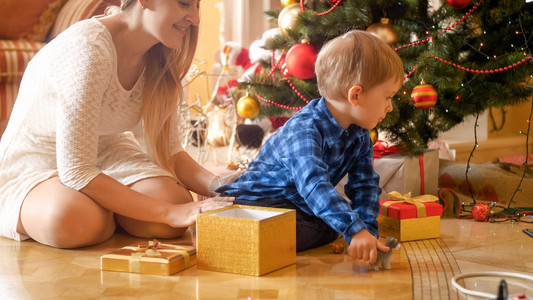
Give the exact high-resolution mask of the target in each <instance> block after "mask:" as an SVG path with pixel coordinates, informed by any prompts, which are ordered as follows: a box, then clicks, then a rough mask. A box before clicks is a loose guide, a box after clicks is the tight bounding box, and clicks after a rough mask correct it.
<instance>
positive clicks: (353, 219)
mask: <svg viewBox="0 0 533 300" xmlns="http://www.w3.org/2000/svg"><path fill="white" fill-rule="evenodd" d="M315 72H316V76H317V81H318V88H319V91H320V94H321V95H322V98H320V99H315V100H313V101H311V102H310V103H309V104H308V105H307V106H306V107H305V108H303V109H302V110H300V111H299V112H298V113H296V114H295V115H294V116H293V117H291V118H290V119H289V121H287V123H285V125H284V126H282V127H281V128H279V129H278V130H277V132H276V133H274V134H273V135H272V136H271V137H270V138H269V139H268V140H267V141H266V142H265V144H264V145H263V146H262V148H261V150H260V152H259V154H258V156H257V157H256V158H255V159H254V160H253V162H252V163H251V164H250V166H249V168H248V169H247V170H246V171H245V172H244V173H243V174H242V175H241V176H240V177H239V178H238V179H237V180H236V181H235V182H233V183H231V184H228V185H225V186H222V187H220V188H219V189H218V190H217V192H220V193H221V195H222V196H233V197H235V199H236V200H235V203H236V204H245V205H256V206H270V207H279V208H291V209H295V210H296V212H297V216H296V219H297V228H296V239H297V250H298V251H302V250H306V249H310V248H315V247H318V246H321V245H324V244H326V243H329V242H332V241H334V240H335V239H336V238H337V237H338V235H339V234H341V235H342V237H343V238H344V239H345V240H346V242H347V243H348V248H347V251H348V254H349V255H350V257H352V258H353V259H361V260H365V261H369V262H371V263H373V262H375V260H376V256H377V250H378V249H379V250H382V251H387V250H388V247H386V246H385V245H383V243H381V242H380V241H379V240H378V239H377V237H378V223H377V221H376V217H377V215H378V214H379V194H380V192H381V189H380V188H379V186H378V184H379V175H378V174H377V173H375V172H374V170H373V167H372V142H371V139H370V134H369V129H372V128H374V127H375V126H376V125H377V124H378V123H379V122H380V121H381V120H383V118H385V116H386V114H387V113H388V112H390V111H392V103H391V100H392V97H393V96H394V95H395V94H396V93H397V92H398V90H399V88H400V87H401V85H402V82H403V78H404V70H403V64H402V61H401V59H400V57H399V56H398V55H397V54H396V52H395V51H394V50H393V49H392V48H391V47H390V46H389V45H387V44H386V43H385V42H383V41H381V40H380V39H378V38H377V37H375V36H373V35H371V34H370V33H367V32H364V31H359V30H353V31H350V32H348V33H346V34H344V35H342V36H339V37H337V38H335V39H332V40H331V41H329V42H328V43H327V44H325V45H324V46H323V47H322V49H321V50H320V52H319V54H318V58H317V61H316V64H315ZM346 174H348V183H347V184H346V186H345V193H346V195H347V196H348V198H349V199H350V201H346V200H345V199H344V198H343V197H341V196H340V195H339V193H338V192H337V191H335V186H336V185H337V183H338V182H339V181H340V180H341V179H342V178H343V177H344V176H345V175H346Z"/></svg>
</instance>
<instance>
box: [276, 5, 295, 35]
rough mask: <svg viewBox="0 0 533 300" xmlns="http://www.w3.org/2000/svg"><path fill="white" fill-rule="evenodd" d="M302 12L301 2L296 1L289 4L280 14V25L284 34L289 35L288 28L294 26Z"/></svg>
mask: <svg viewBox="0 0 533 300" xmlns="http://www.w3.org/2000/svg"><path fill="white" fill-rule="evenodd" d="M298 14H300V4H298V3H294V4H290V5H287V6H286V7H285V8H284V9H283V10H281V12H280V13H279V16H278V27H279V30H281V33H282V34H283V35H287V30H288V29H292V28H294V26H295V25H296V20H297V19H298Z"/></svg>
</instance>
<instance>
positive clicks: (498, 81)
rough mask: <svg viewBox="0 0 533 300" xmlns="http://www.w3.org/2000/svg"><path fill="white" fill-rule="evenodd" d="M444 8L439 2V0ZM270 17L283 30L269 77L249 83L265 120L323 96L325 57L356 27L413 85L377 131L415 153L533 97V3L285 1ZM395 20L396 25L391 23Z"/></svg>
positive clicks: (266, 63)
mask: <svg viewBox="0 0 533 300" xmlns="http://www.w3.org/2000/svg"><path fill="white" fill-rule="evenodd" d="M434 2H435V1H434ZM282 4H283V5H284V8H283V9H282V10H281V11H268V12H266V14H267V15H268V16H270V17H271V18H273V19H274V20H276V21H277V24H278V25H279V29H280V34H277V35H275V36H273V37H272V38H270V39H268V40H267V41H266V42H265V44H264V46H263V48H264V49H268V50H271V51H272V55H271V57H269V58H266V59H263V60H262V61H261V66H262V68H261V71H260V72H257V73H255V74H253V75H250V76H246V77H244V79H243V81H242V82H241V85H242V86H244V87H246V89H247V91H248V92H249V94H250V96H252V97H254V98H256V99H258V100H259V102H260V103H261V108H260V114H259V117H277V116H283V115H287V114H289V115H290V114H291V113H293V112H295V111H297V110H299V109H301V108H302V107H304V106H305V105H306V104H307V102H308V101H309V100H311V99H314V98H318V97H320V95H319V93H318V89H317V83H316V77H314V71H313V63H314V59H315V58H316V51H318V50H320V48H321V46H322V45H323V44H324V43H325V42H327V41H328V40H330V39H332V38H334V37H336V36H339V35H341V34H343V33H345V32H346V31H348V30H351V29H359V30H367V31H370V32H372V33H374V34H375V35H377V36H378V37H380V38H381V39H383V40H385V41H386V42H387V43H389V44H390V45H391V47H393V48H394V49H395V50H396V51H397V53H398V54H399V55H400V57H401V58H402V60H403V62H404V67H405V73H406V80H405V82H404V84H403V87H402V88H401V89H400V91H399V92H398V94H397V95H396V97H395V98H394V99H393V105H394V110H393V111H392V112H391V113H389V114H388V115H387V118H386V119H384V120H383V121H382V122H381V123H380V124H379V125H378V128H377V130H378V131H379V132H383V133H385V135H386V136H387V139H388V140H390V141H392V142H393V143H395V144H397V145H401V146H405V147H404V149H405V150H407V151H409V152H411V153H415V154H416V153H419V152H420V151H422V149H424V148H427V144H428V142H429V141H431V140H434V139H437V138H438V135H439V133H441V132H445V131H448V130H450V129H451V128H453V127H454V126H456V125H457V124H459V123H461V122H462V121H463V120H464V119H465V117H467V116H475V115H477V114H479V113H481V112H483V111H485V110H486V109H487V108H490V107H504V106H508V105H513V104H518V103H521V102H524V101H528V100H530V99H531V95H532V94H533V90H532V89H531V84H532V83H531V77H532V73H533V59H532V56H531V55H532V52H531V49H532V46H533V35H532V32H531V31H532V30H533V15H532V13H533V3H526V2H524V0H499V1H498V0H479V2H474V1H472V2H471V1H470V0H446V2H442V3H438V2H437V3H436V4H437V5H431V3H430V2H428V1H415V0H395V1H392V0H314V1H311V0H307V1H297V0H292V1H291V0H283V1H282ZM387 21H388V22H387Z"/></svg>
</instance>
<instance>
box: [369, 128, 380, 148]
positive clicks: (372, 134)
mask: <svg viewBox="0 0 533 300" xmlns="http://www.w3.org/2000/svg"><path fill="white" fill-rule="evenodd" d="M378 137H379V133H378V130H377V129H376V128H372V129H370V139H371V140H372V145H374V144H375V143H376V142H377V141H378Z"/></svg>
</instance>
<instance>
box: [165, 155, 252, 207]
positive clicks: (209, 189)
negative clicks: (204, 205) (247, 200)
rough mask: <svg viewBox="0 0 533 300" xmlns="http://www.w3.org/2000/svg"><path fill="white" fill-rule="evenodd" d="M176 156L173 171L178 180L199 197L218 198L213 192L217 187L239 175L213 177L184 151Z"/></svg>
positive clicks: (236, 173)
mask: <svg viewBox="0 0 533 300" xmlns="http://www.w3.org/2000/svg"><path fill="white" fill-rule="evenodd" d="M176 156H177V157H176V162H175V164H174V170H175V172H176V175H177V176H178V180H179V181H180V182H181V183H182V184H183V185H185V187H187V188H188V189H189V190H191V191H193V192H195V193H197V194H200V195H204V196H208V197H214V196H218V193H216V192H215V190H216V189H217V188H218V187H220V186H222V185H224V184H228V183H231V182H233V181H234V180H235V179H236V178H237V177H239V175H240V174H241V172H232V173H230V174H227V175H224V176H219V175H215V174H213V173H212V172H211V171H209V170H208V169H206V168H204V167H202V166H201V165H200V164H198V163H197V162H196V161H195V160H194V159H193V158H192V157H191V156H190V155H189V154H188V153H187V152H185V151H181V152H178V153H176Z"/></svg>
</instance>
